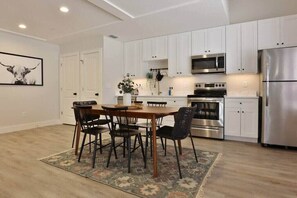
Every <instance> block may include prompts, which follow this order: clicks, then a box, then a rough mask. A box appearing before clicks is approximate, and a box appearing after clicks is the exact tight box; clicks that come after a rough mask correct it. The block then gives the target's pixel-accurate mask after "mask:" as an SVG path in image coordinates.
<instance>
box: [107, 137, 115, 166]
mask: <svg viewBox="0 0 297 198" xmlns="http://www.w3.org/2000/svg"><path fill="white" fill-rule="evenodd" d="M112 147H114V149H115V140H114V137H111V144H110V149H109V154H108V158H107V164H106V167H108V166H109V162H110V157H111V153H112Z"/></svg>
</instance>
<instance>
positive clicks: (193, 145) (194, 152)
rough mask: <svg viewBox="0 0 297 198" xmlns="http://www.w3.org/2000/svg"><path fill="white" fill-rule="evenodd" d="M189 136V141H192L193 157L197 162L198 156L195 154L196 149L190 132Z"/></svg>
mask: <svg viewBox="0 0 297 198" xmlns="http://www.w3.org/2000/svg"><path fill="white" fill-rule="evenodd" d="M190 138H191V142H192V147H193V151H194V155H195V159H196V162H198V158H197V154H196V149H195V146H194V142H193V138H192V135H191V134H190Z"/></svg>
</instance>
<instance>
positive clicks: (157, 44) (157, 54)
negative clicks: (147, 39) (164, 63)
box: [152, 36, 168, 60]
mask: <svg viewBox="0 0 297 198" xmlns="http://www.w3.org/2000/svg"><path fill="white" fill-rule="evenodd" d="M167 48H168V46H167V36H161V37H156V38H152V55H153V57H154V58H153V59H154V60H162V59H167V58H168V56H167Z"/></svg>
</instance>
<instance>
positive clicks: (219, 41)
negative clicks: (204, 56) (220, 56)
mask: <svg viewBox="0 0 297 198" xmlns="http://www.w3.org/2000/svg"><path fill="white" fill-rule="evenodd" d="M225 32H226V28H225V26H224V27H217V28H211V29H207V34H206V51H207V53H208V54H216V53H225V51H226V44H225V34H226V33H225Z"/></svg>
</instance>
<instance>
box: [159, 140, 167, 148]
mask: <svg viewBox="0 0 297 198" xmlns="http://www.w3.org/2000/svg"><path fill="white" fill-rule="evenodd" d="M160 139H161V144H162V148H163V150H165V147H164V143H163V138H160ZM165 141H166V138H165Z"/></svg>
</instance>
